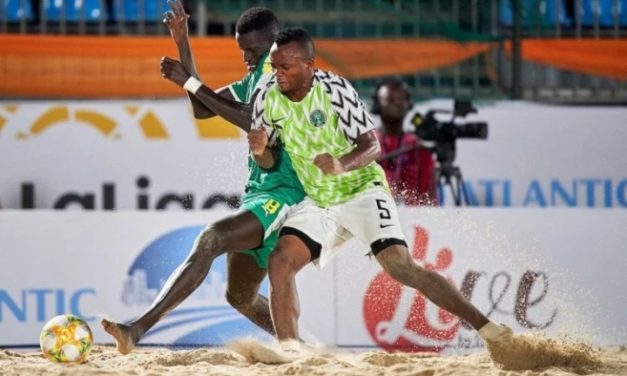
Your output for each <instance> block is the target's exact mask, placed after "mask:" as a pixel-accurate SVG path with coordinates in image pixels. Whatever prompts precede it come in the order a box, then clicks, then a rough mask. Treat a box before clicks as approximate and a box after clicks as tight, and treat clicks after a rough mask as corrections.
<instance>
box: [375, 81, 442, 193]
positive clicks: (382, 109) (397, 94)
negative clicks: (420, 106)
mask: <svg viewBox="0 0 627 376" xmlns="http://www.w3.org/2000/svg"><path fill="white" fill-rule="evenodd" d="M372 100H373V105H372V113H373V114H377V115H380V117H381V127H380V128H379V129H377V136H378V137H379V143H380V144H381V154H382V156H381V158H380V159H379V163H380V164H381V166H382V167H383V169H384V170H385V175H386V177H387V180H388V183H389V184H390V188H391V189H392V194H393V195H394V198H395V199H396V201H397V202H398V203H404V204H405V205H435V204H437V196H436V189H435V183H434V180H433V172H434V161H433V156H432V155H431V151H430V150H429V149H427V148H425V147H422V146H420V140H419V139H418V138H417V137H416V135H415V134H414V133H410V132H405V131H404V130H403V121H404V119H405V117H406V115H407V114H408V113H409V111H410V110H411V108H412V101H411V96H410V93H409V90H408V89H407V87H406V85H405V84H404V83H403V82H402V81H400V80H397V79H389V80H386V81H383V82H382V83H380V84H379V85H377V87H376V89H375V92H374V95H373V98H372ZM401 148H402V149H406V150H407V151H406V152H404V153H401V154H399V155H397V156H393V155H391V154H390V153H392V152H395V151H397V150H399V149H401ZM388 155H389V156H388Z"/></svg>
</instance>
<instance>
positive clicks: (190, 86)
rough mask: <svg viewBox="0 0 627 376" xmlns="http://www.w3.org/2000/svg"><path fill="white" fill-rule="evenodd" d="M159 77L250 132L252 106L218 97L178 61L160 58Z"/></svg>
mask: <svg viewBox="0 0 627 376" xmlns="http://www.w3.org/2000/svg"><path fill="white" fill-rule="evenodd" d="M161 75H162V76H163V77H164V78H166V79H168V80H170V81H172V82H174V83H175V84H177V85H178V86H180V87H182V88H184V89H185V90H187V91H188V92H190V93H191V94H193V95H194V96H195V97H196V98H197V99H198V100H199V101H200V102H201V103H202V104H203V105H205V106H206V107H207V108H210V109H211V110H212V111H213V113H215V114H216V115H219V116H221V117H223V118H224V119H226V120H227V121H228V122H231V123H233V124H235V125H236V126H238V127H240V128H241V129H243V130H244V131H246V132H248V131H249V130H250V119H251V116H252V105H250V104H247V103H240V102H237V101H234V100H230V99H227V98H225V97H223V96H221V95H219V94H218V93H216V92H215V91H213V90H211V89H209V88H208V87H206V86H205V85H203V84H202V82H200V81H199V80H198V79H196V78H195V77H193V76H192V75H191V74H190V73H189V72H187V70H186V69H185V68H184V67H183V65H182V64H181V63H180V62H179V61H176V60H174V59H171V58H169V57H165V56H164V57H162V58H161ZM227 91H228V90H227Z"/></svg>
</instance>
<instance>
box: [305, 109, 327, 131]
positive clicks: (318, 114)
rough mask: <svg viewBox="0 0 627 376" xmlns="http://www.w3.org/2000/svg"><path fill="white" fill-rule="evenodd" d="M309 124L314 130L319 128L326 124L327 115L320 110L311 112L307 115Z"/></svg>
mask: <svg viewBox="0 0 627 376" xmlns="http://www.w3.org/2000/svg"><path fill="white" fill-rule="evenodd" d="M309 122H310V123H311V124H312V125H313V126H314V127H316V128H320V127H322V126H323V125H325V124H326V123H327V115H325V114H324V112H322V111H321V110H313V111H312V112H311V113H310V114H309Z"/></svg>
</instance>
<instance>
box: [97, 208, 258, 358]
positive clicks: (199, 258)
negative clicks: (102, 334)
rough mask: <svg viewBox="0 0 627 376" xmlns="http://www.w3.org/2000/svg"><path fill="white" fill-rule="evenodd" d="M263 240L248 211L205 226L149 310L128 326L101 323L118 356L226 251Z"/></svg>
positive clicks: (197, 283) (191, 288) (195, 285)
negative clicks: (113, 342)
mask: <svg viewBox="0 0 627 376" xmlns="http://www.w3.org/2000/svg"><path fill="white" fill-rule="evenodd" d="M263 237H264V230H263V227H262V225H261V223H260V222H259V220H258V219H257V217H256V216H255V215H253V214H252V213H250V212H248V211H242V212H240V213H238V214H236V215H233V216H230V217H227V218H225V219H222V220H220V221H218V222H216V223H214V224H213V225H211V226H209V227H207V228H206V229H205V230H203V231H202V232H201V233H200V234H199V235H198V237H197V238H196V241H195V243H194V246H193V247H192V250H191V252H190V254H189V256H188V257H187V259H186V260H185V261H184V262H183V263H182V264H181V265H180V266H179V267H178V268H177V269H176V270H175V271H174V272H173V273H172V275H170V277H169V278H168V280H167V282H166V283H165V285H164V286H163V288H162V289H161V291H160V293H159V295H158V296H157V298H156V299H155V301H154V302H153V304H152V305H151V306H150V307H149V308H148V310H146V311H145V312H144V313H143V314H142V315H141V316H140V317H139V318H137V319H136V320H134V321H132V322H130V323H128V324H121V323H116V322H113V321H109V320H103V321H102V325H103V327H104V329H105V331H107V332H108V333H109V334H111V335H112V336H113V337H114V338H115V339H116V341H117V345H118V350H119V351H120V352H121V353H123V354H127V353H129V352H130V351H131V350H132V349H133V347H134V345H135V343H137V341H139V339H140V338H141V337H142V336H143V334H144V333H145V332H146V331H148V329H150V328H151V327H152V326H153V325H155V324H156V323H157V322H158V321H159V320H160V319H161V318H162V317H163V316H165V315H166V314H168V313H169V312H170V311H171V310H173V309H174V308H175V307H176V306H178V305H179V304H180V303H181V302H182V301H183V300H185V299H186V298H187V297H188V296H189V295H191V293H192V292H194V290H196V288H198V286H200V284H201V283H202V281H203V280H204V279H205V277H206V276H207V273H208V272H209V269H210V268H211V263H212V262H213V260H214V259H215V258H216V257H218V256H219V255H221V254H223V253H224V252H225V251H238V250H246V249H252V248H256V247H258V246H259V245H261V244H262V241H263Z"/></svg>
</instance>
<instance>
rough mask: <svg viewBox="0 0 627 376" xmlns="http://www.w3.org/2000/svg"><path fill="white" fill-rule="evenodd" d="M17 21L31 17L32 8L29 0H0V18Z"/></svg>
mask: <svg viewBox="0 0 627 376" xmlns="http://www.w3.org/2000/svg"><path fill="white" fill-rule="evenodd" d="M5 18H6V20H7V21H8V22H17V21H20V20H22V19H26V20H27V21H30V20H32V19H33V8H32V4H31V2H30V0H25V1H21V0H4V1H0V20H2V19H5Z"/></svg>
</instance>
